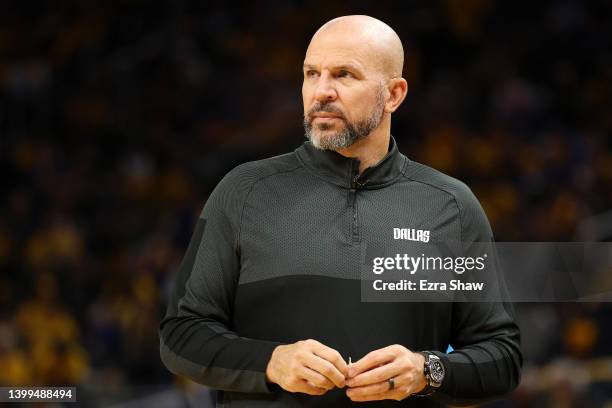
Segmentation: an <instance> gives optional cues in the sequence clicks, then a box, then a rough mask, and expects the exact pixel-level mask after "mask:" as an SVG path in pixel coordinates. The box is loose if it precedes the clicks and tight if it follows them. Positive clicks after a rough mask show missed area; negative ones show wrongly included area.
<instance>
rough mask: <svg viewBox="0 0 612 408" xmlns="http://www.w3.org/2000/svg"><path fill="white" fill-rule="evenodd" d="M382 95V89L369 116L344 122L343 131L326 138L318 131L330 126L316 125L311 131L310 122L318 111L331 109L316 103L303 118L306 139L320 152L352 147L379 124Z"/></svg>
mask: <svg viewBox="0 0 612 408" xmlns="http://www.w3.org/2000/svg"><path fill="white" fill-rule="evenodd" d="M384 107H385V105H384V93H383V88H382V86H381V89H380V91H379V93H378V96H377V99H376V106H375V107H374V110H373V111H372V113H371V114H370V116H369V117H368V118H367V119H365V120H362V121H359V122H354V123H352V122H348V121H347V120H344V119H343V120H344V127H343V129H341V130H339V131H337V132H334V133H331V134H328V135H326V136H322V135H321V133H319V132H317V130H318V131H326V130H329V129H331V125H329V124H327V123H322V124H319V125H317V129H316V130H315V129H313V126H312V120H313V119H314V118H313V115H314V114H315V113H317V112H320V111H324V112H325V111H327V112H329V111H332V112H334V110H332V109H326V104H319V103H317V104H316V105H315V106H314V107H313V108H312V109H311V110H310V111H309V112H308V114H307V115H305V116H304V131H305V136H306V139H308V140H310V142H311V143H312V145H313V146H314V147H316V148H317V149H320V150H337V149H341V148H346V147H349V146H351V145H353V144H354V143H355V142H357V141H358V140H361V139H365V138H367V137H368V136H369V135H370V133H372V131H373V130H374V129H376V128H377V127H378V126H379V125H380V122H381V121H382V117H383V111H384Z"/></svg>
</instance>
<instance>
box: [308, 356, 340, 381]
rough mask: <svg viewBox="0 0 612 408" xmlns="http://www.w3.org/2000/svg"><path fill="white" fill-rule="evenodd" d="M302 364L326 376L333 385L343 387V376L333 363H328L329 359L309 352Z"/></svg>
mask: <svg viewBox="0 0 612 408" xmlns="http://www.w3.org/2000/svg"><path fill="white" fill-rule="evenodd" d="M303 364H304V365H305V366H306V367H308V368H310V369H312V370H314V371H316V372H317V373H319V374H321V375H323V376H324V377H326V378H328V379H329V380H330V381H331V382H332V383H334V385H335V386H336V387H338V388H343V387H344V385H345V377H344V374H342V373H341V372H340V371H338V369H337V368H336V366H335V365H333V364H332V363H330V362H329V361H327V360H325V359H323V358H321V357H319V356H317V355H316V354H311V355H310V356H309V357H308V358H306V360H305V361H304V362H303Z"/></svg>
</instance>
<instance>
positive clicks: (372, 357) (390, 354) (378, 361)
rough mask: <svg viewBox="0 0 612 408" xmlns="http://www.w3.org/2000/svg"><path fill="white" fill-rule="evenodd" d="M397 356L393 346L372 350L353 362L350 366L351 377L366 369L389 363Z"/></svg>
mask: <svg viewBox="0 0 612 408" xmlns="http://www.w3.org/2000/svg"><path fill="white" fill-rule="evenodd" d="M395 356H396V354H395V348H393V346H389V347H385V348H381V349H378V350H374V351H371V352H369V353H368V354H366V355H365V357H363V358H362V359H360V360H359V361H356V362H354V363H353V364H351V366H350V367H349V378H354V377H355V376H357V375H359V374H361V373H363V372H364V371H367V370H370V369H372V368H375V367H378V366H380V365H383V364H386V363H389V362H391V361H393V360H394V359H395Z"/></svg>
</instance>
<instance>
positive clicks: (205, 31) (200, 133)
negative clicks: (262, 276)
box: [0, 0, 612, 407]
mask: <svg viewBox="0 0 612 408" xmlns="http://www.w3.org/2000/svg"><path fill="white" fill-rule="evenodd" d="M229 4H230V3H225V4H224V3H223V2H215V3H214V4H207V2H199V1H187V0H180V1H173V2H165V3H161V2H159V3H157V2H149V1H144V0H123V1H116V2H113V3H112V4H110V3H109V2H103V1H83V2H69V1H59V2H58V1H41V2H19V1H8V2H0V180H1V185H2V195H1V197H2V199H1V201H0V271H1V274H0V367H1V369H0V385H35V384H36V385H78V386H80V387H84V388H86V389H89V390H93V391H92V392H95V391H96V390H100V391H104V392H107V393H108V392H111V391H113V390H122V389H124V388H126V387H138V386H144V385H146V386H151V385H157V386H160V387H164V386H167V385H170V384H173V383H175V382H176V381H177V380H176V379H175V378H174V377H173V376H172V375H171V374H170V373H168V372H167V370H166V369H165V368H164V367H163V366H162V364H161V362H160V361H159V355H158V334H157V326H158V323H159V320H160V318H161V317H162V316H163V313H164V312H165V302H166V299H167V298H168V293H169V291H170V285H171V282H172V277H173V275H174V273H175V272H176V271H177V268H178V265H179V264H180V261H181V259H182V256H183V254H184V252H185V250H186V247H187V244H188V242H189V239H190V237H191V233H192V230H193V227H194V225H195V221H196V219H197V217H198V215H199V213H200V211H201V209H202V206H203V205H204V203H205V201H206V198H207V196H208V194H209V193H210V192H211V190H212V188H213V187H214V186H215V185H216V183H217V182H218V181H219V180H220V179H221V177H222V176H223V175H224V174H225V173H226V172H227V171H229V170H230V169H231V168H233V167H234V166H235V165H237V164H240V163H243V162H245V161H249V160H255V159H259V158H263V157H267V156H271V155H274V154H280V153H284V152H287V151H290V150H293V149H294V148H296V147H297V146H299V144H300V143H302V141H303V140H304V136H303V130H302V125H301V122H302V112H303V110H302V103H301V95H300V89H301V80H302V71H301V65H302V61H303V55H304V52H305V50H306V46H307V45H308V41H309V39H310V36H311V35H312V34H313V33H314V31H315V30H316V29H317V28H318V27H319V26H320V25H321V24H322V23H324V22H325V21H327V20H329V19H330V18H333V17H335V16H339V15H345V14H360V13H364V14H369V15H372V16H374V17H378V18H380V19H382V20H383V21H385V22H387V23H388V24H389V25H390V26H391V27H393V28H394V29H395V30H396V31H397V32H398V34H399V35H400V37H401V38H402V40H403V42H404V48H405V53H406V63H405V72H404V76H405V77H406V78H407V80H408V83H409V94H408V97H407V99H406V101H405V103H404V105H403V106H402V107H401V108H400V109H399V111H398V112H397V113H396V114H394V116H393V123H392V134H393V136H394V137H395V138H396V140H397V141H398V145H399V147H400V150H401V151H402V152H403V153H404V154H406V155H407V156H408V157H410V158H412V159H414V160H417V161H420V162H422V163H425V164H428V165H430V166H432V167H435V168H437V169H439V170H442V171H443V172H446V173H448V174H450V175H452V176H454V177H457V178H459V179H461V180H463V181H465V182H466V183H467V184H468V185H469V186H470V187H471V188H472V189H473V191H474V192H475V194H476V196H477V197H478V198H479V199H480V200H481V202H482V204H483V206H484V208H485V210H486V213H487V215H488V216H489V219H490V221H491V224H492V226H493V230H494V232H495V235H496V239H497V240H498V241H571V240H578V239H587V240H588V239H593V240H598V239H603V240H606V239H607V240H611V239H612V234H611V235H610V236H598V235H592V236H586V237H585V236H579V235H577V231H578V230H579V226H580V224H581V223H582V222H583V221H584V220H587V219H589V218H590V217H593V216H596V215H597V214H603V213H606V212H607V211H610V210H612V137H611V136H612V24H611V23H612V5H611V4H610V3H609V2H608V1H604V0H601V1H589V2H583V1H579V0H550V1H541V2H505V1H492V0H446V1H436V2H428V1H422V2H404V1H377V2H375V4H373V3H368V2H364V1H355V2H351V5H350V7H349V6H348V5H347V4H343V3H342V2H340V1H334V0H331V1H325V2H323V1H315V2H306V1H299V0H293V1H286V2H285V1H280V0H276V1H275V0H268V1H263V2H252V3H249V4H245V5H243V6H242V7H236V6H235V5H234V6H233V7H232V6H230V5H229ZM517 309H518V314H519V323H520V324H521V326H522V327H523V329H524V335H523V344H524V351H525V357H526V370H525V373H526V375H525V376H524V381H523V385H522V386H521V388H520V389H519V391H518V392H517V393H516V394H515V396H514V397H513V399H512V400H511V401H509V402H505V403H498V405H499V406H536V405H537V406H556V407H561V406H578V405H580V406H582V407H589V406H603V404H605V403H606V402H607V403H608V404H612V403H611V402H610V401H611V400H612V388H611V385H610V384H612V370H611V369H610V368H609V367H610V366H612V365H609V366H608V368H607V375H606V369H605V368H604V369H603V374H602V373H601V372H600V371H597V373H599V374H600V375H599V376H597V375H594V374H593V373H592V370H591V369H590V368H589V367H591V366H590V365H588V364H587V362H592V361H599V360H593V359H601V358H604V359H605V358H608V357H612V315H611V314H610V311H611V310H612V308H611V307H610V306H608V305H607V304H556V305H552V304H538V305H535V304H532V305H525V304H521V305H517ZM589 364H591V363H589ZM538 367H547V369H548V370H552V371H550V372H548V377H547V378H548V380H550V384H551V385H550V387H544V388H542V386H541V385H542V379H541V376H540V374H538V373H541V372H542V369H539V368H538ZM568 367H569V368H568ZM576 372H581V373H582V372H584V373H585V374H584V376H586V377H585V378H586V380H585V381H582V382H580V381H578V382H577V381H576V378H575V375H574V374H575V373H576ZM568 373H573V374H572V375H568ZM581 378H583V377H581ZM598 379H599V380H598ZM559 401H565V402H564V403H566V404H567V405H562V404H561V403H560V402H559Z"/></svg>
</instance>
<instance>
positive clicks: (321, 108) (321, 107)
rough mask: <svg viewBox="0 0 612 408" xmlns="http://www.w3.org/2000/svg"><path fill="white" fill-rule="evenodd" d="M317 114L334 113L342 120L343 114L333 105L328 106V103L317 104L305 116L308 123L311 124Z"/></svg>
mask: <svg viewBox="0 0 612 408" xmlns="http://www.w3.org/2000/svg"><path fill="white" fill-rule="evenodd" d="M319 112H325V113H334V114H336V115H339V116H340V117H341V118H342V119H344V112H342V110H340V108H338V107H336V106H334V105H330V104H328V103H323V104H321V103H318V102H317V103H316V104H315V105H314V106H313V107H312V108H311V109H310V110H309V111H308V113H307V114H306V116H307V117H308V121H309V122H312V120H313V119H314V118H313V116H314V115H315V114H316V113H319Z"/></svg>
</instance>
